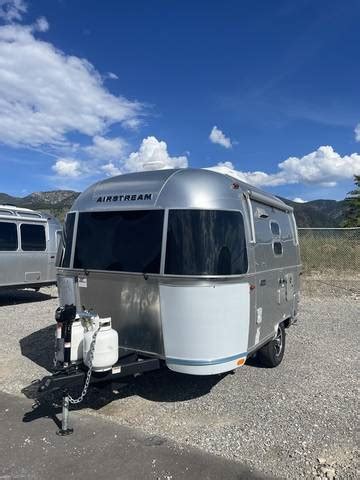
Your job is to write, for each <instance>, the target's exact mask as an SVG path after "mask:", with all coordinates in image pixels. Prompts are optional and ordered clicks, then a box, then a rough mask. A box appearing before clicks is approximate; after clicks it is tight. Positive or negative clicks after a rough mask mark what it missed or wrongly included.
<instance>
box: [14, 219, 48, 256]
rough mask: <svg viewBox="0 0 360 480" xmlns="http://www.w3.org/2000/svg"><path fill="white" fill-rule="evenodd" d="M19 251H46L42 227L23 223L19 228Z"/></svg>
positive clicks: (43, 228)
mask: <svg viewBox="0 0 360 480" xmlns="http://www.w3.org/2000/svg"><path fill="white" fill-rule="evenodd" d="M20 235H21V249H22V250H24V251H26V252H28V251H31V252H34V251H35V252H36V251H44V250H46V238H45V227H44V225H31V224H27V223H23V224H22V225H21V226H20Z"/></svg>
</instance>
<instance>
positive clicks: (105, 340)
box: [83, 316, 119, 372]
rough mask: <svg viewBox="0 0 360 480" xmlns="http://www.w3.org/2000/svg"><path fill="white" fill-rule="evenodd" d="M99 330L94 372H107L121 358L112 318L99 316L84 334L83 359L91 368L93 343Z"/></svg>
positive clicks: (96, 341) (93, 363) (94, 357)
mask: <svg viewBox="0 0 360 480" xmlns="http://www.w3.org/2000/svg"><path fill="white" fill-rule="evenodd" d="M99 327H100V329H99ZM98 329H99V331H98V333H97V336H96V340H95V350H94V356H93V361H92V365H93V371H94V372H105V371H107V370H110V369H111V368H112V366H113V365H114V364H115V363H116V362H117V361H118V358H119V346H118V345H119V341H118V333H117V332H116V331H115V330H114V329H112V328H111V318H99V317H98V316H97V317H94V318H93V319H92V322H91V325H90V326H89V327H88V330H87V331H85V334H84V340H83V358H84V363H85V365H86V366H87V367H89V359H90V347H91V342H92V339H93V336H94V333H95V332H96V331H97V330H98Z"/></svg>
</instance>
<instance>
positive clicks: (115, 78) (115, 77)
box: [107, 72, 119, 80]
mask: <svg viewBox="0 0 360 480" xmlns="http://www.w3.org/2000/svg"><path fill="white" fill-rule="evenodd" d="M107 78H110V79H111V80H119V77H118V76H117V75H116V73H113V72H108V73H107Z"/></svg>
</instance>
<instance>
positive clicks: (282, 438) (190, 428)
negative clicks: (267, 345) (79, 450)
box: [0, 287, 360, 479]
mask: <svg viewBox="0 0 360 480" xmlns="http://www.w3.org/2000/svg"><path fill="white" fill-rule="evenodd" d="M359 305H360V304H359V299H358V297H357V296H356V295H354V294H347V295H343V294H342V293H341V290H340V289H338V291H336V295H334V294H333V292H332V290H331V291H328V290H326V289H325V287H324V289H322V296H321V298H320V297H314V296H308V295H306V296H304V297H303V299H302V301H301V311H300V315H299V322H298V324H297V325H296V326H293V327H291V329H290V330H288V335H287V346H286V354H285V357H284V360H283V362H282V364H281V365H280V366H279V367H278V368H276V369H263V368H258V367H256V366H253V365H245V366H244V367H242V368H240V369H238V370H237V372H236V373H235V374H234V375H232V374H230V375H225V376H222V377H220V376H217V377H214V378H209V377H192V376H184V375H179V374H175V373H171V372H169V371H166V370H163V371H158V372H154V373H151V374H147V375H144V376H142V377H138V378H136V379H131V380H130V381H129V382H128V383H123V384H113V385H112V388H111V386H110V387H107V388H104V389H101V390H100V389H97V390H93V391H92V392H91V393H90V394H89V396H88V398H87V401H86V403H85V405H84V406H86V407H87V408H88V411H89V412H91V413H92V414H94V415H105V416H107V417H108V418H111V419H112V420H113V421H114V422H118V423H121V424H124V425H128V426H132V427H136V428H139V429H142V430H143V431H145V432H146V433H150V434H152V435H159V436H165V437H167V438H169V439H172V440H175V441H176V442H178V443H179V444H180V445H184V444H187V445H191V446H195V447H199V448H200V449H203V450H206V451H207V452H211V453H215V454H217V455H222V456H224V457H227V458H229V459H235V460H238V461H241V462H243V463H245V464H247V465H249V466H250V467H252V468H256V469H257V471H259V472H262V473H263V474H265V475H267V476H274V477H276V478H286V479H298V478H338V479H355V478H359V476H360V471H359V470H356V467H357V453H358V451H357V448H356V445H357V439H356V431H355V426H356V410H357V387H358V381H357V376H356V367H357V363H358V357H357V355H358V345H359V328H358V322H359V318H360V315H359V313H360V308H359ZM56 306H57V298H56V290H55V289H54V288H44V289H42V290H41V292H39V293H34V292H30V291H27V292H26V291H23V292H15V293H11V294H10V293H8V292H5V293H4V292H3V293H0V324H1V326H2V340H1V343H0V390H2V391H4V392H6V393H10V394H14V395H21V389H22V388H23V387H24V386H26V385H28V384H29V383H30V382H31V381H32V380H34V379H35V378H38V377H41V376H43V375H44V374H45V373H46V370H45V368H46V366H49V365H50V364H51V357H52V354H53V332H54V321H53V315H54V310H55V308H56ZM326 472H327V473H326Z"/></svg>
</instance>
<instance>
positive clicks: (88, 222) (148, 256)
mask: <svg viewBox="0 0 360 480" xmlns="http://www.w3.org/2000/svg"><path fill="white" fill-rule="evenodd" d="M163 220H164V212H163V210H141V211H139V210H138V211H122V212H121V211H120V212H91V213H90V212H89V213H80V215H79V221H78V228H77V236H76V249H75V258H74V267H75V268H87V269H95V270H114V271H122V272H142V273H160V257H161V242H162V231H163Z"/></svg>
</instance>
